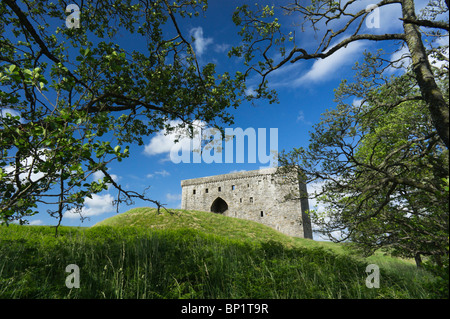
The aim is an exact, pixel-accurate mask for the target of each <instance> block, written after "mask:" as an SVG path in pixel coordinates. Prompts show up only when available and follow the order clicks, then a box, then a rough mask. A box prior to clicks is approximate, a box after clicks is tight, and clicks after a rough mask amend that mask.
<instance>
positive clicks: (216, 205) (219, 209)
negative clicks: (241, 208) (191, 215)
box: [211, 197, 228, 214]
mask: <svg viewBox="0 0 450 319" xmlns="http://www.w3.org/2000/svg"><path fill="white" fill-rule="evenodd" d="M227 210H228V204H227V202H226V201H224V200H223V199H222V198H220V197H217V198H216V199H215V200H214V202H213V203H212V205H211V211H212V212H213V213H217V214H223V213H225V212H226V211H227Z"/></svg>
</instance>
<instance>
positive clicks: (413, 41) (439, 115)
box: [402, 0, 449, 148]
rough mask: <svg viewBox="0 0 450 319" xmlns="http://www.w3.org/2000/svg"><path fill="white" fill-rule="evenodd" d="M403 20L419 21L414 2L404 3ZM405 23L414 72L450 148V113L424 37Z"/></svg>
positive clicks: (437, 125)
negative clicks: (436, 79)
mask: <svg viewBox="0 0 450 319" xmlns="http://www.w3.org/2000/svg"><path fill="white" fill-rule="evenodd" d="M402 14H403V19H405V20H407V21H411V20H417V18H416V14H415V9H414V0H403V1H402ZM405 20H404V21H403V29H404V31H405V36H406V43H407V45H408V49H409V52H410V54H411V59H412V66H413V71H414V74H415V76H416V79H417V83H418V84H419V87H420V91H421V93H422V96H423V98H424V99H425V102H426V103H427V106H428V109H429V110H430V114H431V119H432V121H433V124H434V126H435V128H436V131H437V133H438V134H439V136H440V138H441V139H442V141H443V142H444V144H445V145H446V146H447V148H449V112H448V105H447V103H446V102H445V99H444V96H443V95H442V92H441V90H440V89H439V87H438V86H437V84H436V81H435V80H434V75H433V72H432V70H431V65H430V62H429V61H428V56H427V53H426V50H425V47H424V45H423V42H422V36H421V34H420V30H419V28H418V26H417V25H415V24H413V23H409V22H405Z"/></svg>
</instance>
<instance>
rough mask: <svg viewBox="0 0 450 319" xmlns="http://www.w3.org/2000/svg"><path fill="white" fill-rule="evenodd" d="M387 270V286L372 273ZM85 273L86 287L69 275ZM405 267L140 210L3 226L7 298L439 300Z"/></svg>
mask: <svg viewBox="0 0 450 319" xmlns="http://www.w3.org/2000/svg"><path fill="white" fill-rule="evenodd" d="M369 263H377V264H379V266H380V269H381V274H380V288H379V289H369V288H367V287H366V285H365V280H366V276H367V274H366V273H365V268H366V266H367V264H369ZM69 264H76V265H78V266H79V268H80V288H72V289H69V288H67V287H66V285H65V280H66V277H67V276H68V275H69V273H66V272H65V268H66V266H67V265H69ZM432 280H433V277H432V276H430V275H428V274H426V273H425V272H421V271H417V270H416V269H415V267H414V266H413V265H412V264H411V263H408V262H404V261H401V260H398V259H396V260H395V262H394V260H391V259H389V258H387V257H386V256H382V255H377V256H375V257H373V258H372V259H370V260H366V259H363V258H361V257H358V256H354V254H353V253H351V252H350V251H349V250H348V249H346V248H343V246H342V245H338V244H333V243H325V242H316V241H312V240H306V239H296V238H291V237H288V236H285V235H283V234H281V233H279V232H276V231H275V230H272V229H271V228H268V227H266V226H264V225H260V224H257V223H254V222H248V221H242V220H239V219H234V218H227V217H224V216H221V215H217V214H211V213H203V212H192V211H190V212H187V211H181V210H175V211H173V214H168V213H167V212H163V213H161V214H156V211H155V210H152V209H147V208H140V209H134V210H131V211H129V212H127V213H124V214H120V215H117V216H114V217H113V218H110V219H107V220H105V221H104V222H102V223H99V224H98V225H96V226H95V227H91V228H74V227H60V229H59V236H58V237H57V238H55V236H54V228H52V227H48V226H18V225H10V226H9V227H6V226H0V297H2V298H433V297H435V296H434V295H433V291H431V289H429V288H427V287H429V283H430V282H431V281H432Z"/></svg>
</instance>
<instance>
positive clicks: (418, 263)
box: [414, 253, 422, 268]
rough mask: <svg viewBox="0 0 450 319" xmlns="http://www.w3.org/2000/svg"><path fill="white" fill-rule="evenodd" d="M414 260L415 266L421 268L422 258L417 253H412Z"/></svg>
mask: <svg viewBox="0 0 450 319" xmlns="http://www.w3.org/2000/svg"><path fill="white" fill-rule="evenodd" d="M414 260H415V261H416V266H417V268H422V258H421V257H420V254H419V253H416V254H415V255H414Z"/></svg>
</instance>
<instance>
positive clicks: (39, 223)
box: [29, 219, 44, 226]
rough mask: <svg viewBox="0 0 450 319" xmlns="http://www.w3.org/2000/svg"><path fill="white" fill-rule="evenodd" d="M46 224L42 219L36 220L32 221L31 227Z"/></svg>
mask: <svg viewBox="0 0 450 319" xmlns="http://www.w3.org/2000/svg"><path fill="white" fill-rule="evenodd" d="M43 223H44V222H43V221H42V220H40V219H36V220H32V221H30V222H29V225H31V226H33V225H42V224H43Z"/></svg>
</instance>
